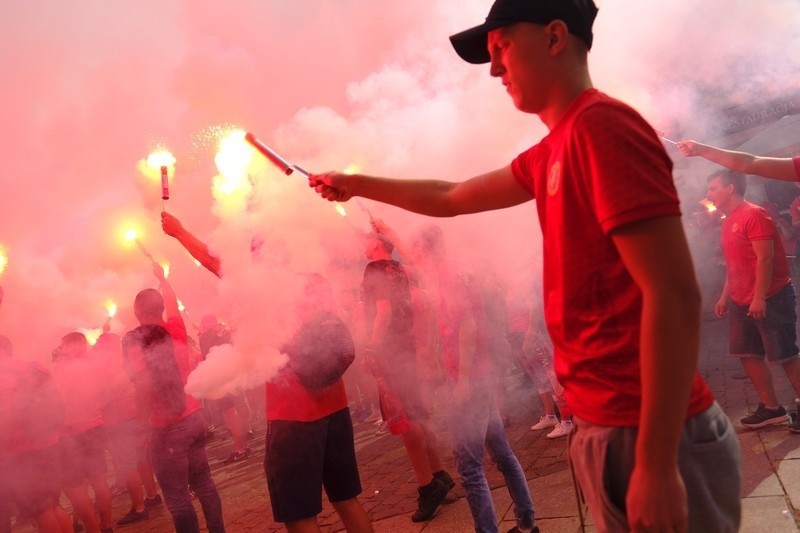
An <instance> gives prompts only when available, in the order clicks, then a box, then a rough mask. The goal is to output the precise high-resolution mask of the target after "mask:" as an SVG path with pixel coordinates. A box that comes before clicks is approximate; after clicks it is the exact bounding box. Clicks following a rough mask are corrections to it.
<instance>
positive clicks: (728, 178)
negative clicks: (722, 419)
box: [708, 170, 800, 433]
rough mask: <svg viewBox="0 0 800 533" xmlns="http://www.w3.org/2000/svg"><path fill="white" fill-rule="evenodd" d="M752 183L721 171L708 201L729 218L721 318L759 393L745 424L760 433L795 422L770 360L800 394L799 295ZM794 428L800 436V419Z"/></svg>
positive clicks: (718, 311) (723, 235) (717, 308)
mask: <svg viewBox="0 0 800 533" xmlns="http://www.w3.org/2000/svg"><path fill="white" fill-rule="evenodd" d="M746 184H747V182H746V178H745V176H744V174H739V173H737V172H731V171H729V170H724V171H720V172H715V173H714V174H712V175H711V176H710V177H709V178H708V198H709V200H711V201H712V202H714V205H715V206H716V207H717V209H719V210H720V211H722V212H723V213H725V214H726V217H725V220H724V221H723V223H722V233H721V235H720V242H721V244H722V253H723V255H724V256H725V264H726V266H727V276H726V278H725V286H724V287H723V289H722V295H721V296H720V298H719V301H718V302H717V304H716V306H715V311H716V314H717V316H719V317H723V316H727V315H730V353H731V355H733V356H734V357H739V358H741V360H742V366H743V367H744V370H745V372H746V373H747V376H748V377H749V378H750V381H752V382H753V386H755V388H756V392H757V393H758V399H759V404H758V408H757V409H756V411H755V413H752V414H750V415H748V416H746V417H744V418H742V420H741V422H742V425H743V426H746V427H749V428H752V429H757V428H761V427H764V426H768V425H770V424H785V423H786V422H787V420H788V419H789V418H788V416H787V414H786V409H784V407H783V406H782V405H780V404H779V403H778V399H777V396H776V395H775V388H774V387H773V384H772V373H771V372H770V370H769V367H768V366H767V362H766V361H769V362H770V363H771V364H779V365H781V367H782V368H783V370H784V371H785V372H786V375H787V377H788V378H789V381H790V382H791V384H792V387H793V388H794V391H795V394H796V395H797V396H800V358H798V349H797V344H796V341H797V334H796V332H795V326H796V323H797V315H796V312H795V292H794V286H793V285H792V279H791V277H790V274H789V263H788V261H787V260H786V253H785V252H784V250H783V243H782V242H781V239H780V237H779V236H778V232H777V229H776V227H775V223H774V222H773V221H772V219H771V218H770V216H769V215H768V214H767V212H766V210H765V209H764V208H763V207H760V206H757V205H754V204H751V203H750V202H747V201H745V199H744V193H745V190H746ZM765 359H766V360H765ZM789 429H790V431H792V432H794V433H800V421H798V420H795V421H794V422H793V423H792V424H791V425H790V426H789Z"/></svg>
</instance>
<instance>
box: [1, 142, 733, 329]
mask: <svg viewBox="0 0 800 533" xmlns="http://www.w3.org/2000/svg"><path fill="white" fill-rule="evenodd" d="M208 131H209V132H211V136H212V137H214V138H215V140H216V141H217V152H216V155H215V156H214V163H215V165H216V168H217V171H218V174H217V175H216V176H214V178H213V179H212V187H211V189H212V194H213V196H214V198H215V200H216V201H217V202H219V203H221V204H223V205H225V204H227V205H228V206H231V208H235V206H236V205H242V203H243V202H246V201H247V198H248V196H249V195H250V194H251V192H252V187H253V183H252V181H251V178H250V176H251V174H252V172H253V170H254V168H253V163H254V156H255V154H256V150H255V149H254V147H253V145H252V144H251V143H249V142H248V141H247V140H246V136H250V137H252V135H250V134H247V132H245V131H244V130H241V129H238V128H235V127H232V126H220V127H213V128H209V129H208ZM659 136H660V137H661V138H662V139H664V140H665V141H667V142H671V143H675V141H672V140H671V139H667V138H666V137H664V136H663V132H659ZM257 142H259V141H257ZM262 146H263V145H262ZM278 157H280V156H278ZM176 163H177V159H176V158H175V156H174V155H173V154H172V153H171V152H170V151H169V150H168V149H166V148H165V147H163V146H158V147H156V148H155V149H154V150H153V151H152V152H150V153H149V154H148V155H147V157H145V158H144V159H142V160H140V161H139V162H138V164H137V167H138V170H139V172H140V173H141V174H142V175H143V176H144V177H145V178H146V179H147V180H148V181H151V182H152V183H154V184H156V183H157V184H158V185H159V189H160V192H161V207H162V210H163V209H164V208H165V204H164V202H165V201H166V200H168V199H169V197H170V193H169V186H170V182H171V181H172V180H173V179H174V176H175V166H176ZM295 168H297V169H299V167H295ZM358 170H359V169H358V168H357V167H356V166H355V165H353V164H351V165H349V166H348V167H347V168H346V169H345V170H344V172H345V173H346V174H355V173H357V172H358ZM301 174H303V175H305V172H304V171H301ZM699 203H700V204H701V205H702V207H703V208H704V210H705V211H706V212H707V213H708V214H715V212H716V211H717V208H716V206H714V204H713V203H712V202H711V201H710V200H708V199H703V200H700V202H699ZM334 209H335V210H336V212H337V213H338V214H339V215H340V216H342V217H346V216H347V211H346V210H345V208H344V206H342V205H341V204H340V203H339V202H334ZM370 218H372V216H371V214H370ZM122 238H123V241H124V242H125V243H126V244H129V245H130V244H136V246H137V247H138V248H139V250H140V251H141V252H142V254H143V255H144V256H145V257H146V258H147V259H148V260H149V261H151V262H152V263H153V264H158V265H160V266H161V268H162V269H163V271H164V277H168V276H169V270H170V266H169V263H168V262H166V261H161V262H157V261H156V260H155V259H154V258H153V256H152V254H151V253H150V252H149V251H148V250H147V248H146V247H145V246H144V244H143V243H142V241H141V240H140V231H139V229H138V226H137V225H136V224H128V225H127V226H126V227H125V228H124V230H123V232H122ZM192 261H193V262H194V264H195V265H196V266H198V267H199V266H201V265H200V262H199V261H197V260H196V259H194V258H192ZM7 266H8V251H7V249H6V248H5V247H4V246H2V245H1V244H0V275H2V274H3V272H4V271H5V270H6V268H7ZM104 306H105V310H106V325H109V324H110V322H111V320H112V319H113V318H114V316H115V315H116V314H117V304H116V303H115V302H114V300H112V299H108V300H106V302H105V304H104ZM178 307H179V309H180V311H181V312H184V313H186V308H185V306H184V305H183V303H182V302H181V301H180V300H178ZM79 331H81V332H82V333H83V334H84V335H86V338H87V340H88V341H89V342H90V343H91V344H95V343H96V342H97V339H98V338H99V336H100V335H101V334H102V332H103V329H102V328H81V329H79Z"/></svg>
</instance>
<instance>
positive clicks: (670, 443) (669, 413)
mask: <svg viewBox="0 0 800 533" xmlns="http://www.w3.org/2000/svg"><path fill="white" fill-rule="evenodd" d="M611 237H612V239H613V241H614V244H615V246H616V248H617V250H618V252H619V254H620V257H621V258H622V261H623V263H624V264H625V266H626V268H627V269H628V272H629V273H630V275H631V277H632V278H633V280H634V282H635V283H636V284H637V285H638V286H639V288H640V290H641V292H642V318H641V320H642V322H641V338H640V366H641V369H640V371H641V386H642V399H641V414H640V418H639V432H638V437H637V440H636V449H635V454H636V460H635V463H634V469H633V472H632V474H631V478H630V483H629V488H628V494H627V497H626V508H627V513H628V520H629V522H630V525H631V528H632V530H633V531H644V530H647V531H673V530H674V531H686V529H687V521H688V518H687V517H688V502H687V496H686V488H685V486H684V484H683V479H682V478H681V475H680V471H679V470H678V445H679V443H680V437H681V433H682V431H683V427H684V422H685V419H686V412H687V407H688V404H689V395H690V390H691V384H692V380H693V379H694V375H695V371H696V366H697V358H698V351H699V344H700V290H699V288H698V285H697V280H696V279H695V274H694V268H693V265H692V258H691V255H690V252H689V247H688V244H687V242H686V237H685V235H684V232H683V227H682V225H681V221H680V217H677V216H674V217H660V218H655V219H649V220H644V221H640V222H634V223H631V224H626V225H624V226H622V227H620V228H617V229H615V230H614V231H613V232H612V234H611ZM650 527H652V529H647V528H650ZM672 528H675V529H672Z"/></svg>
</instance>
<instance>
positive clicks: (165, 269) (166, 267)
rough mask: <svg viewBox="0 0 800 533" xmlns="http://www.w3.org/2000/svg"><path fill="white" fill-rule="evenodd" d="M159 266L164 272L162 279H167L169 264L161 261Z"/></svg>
mask: <svg viewBox="0 0 800 533" xmlns="http://www.w3.org/2000/svg"><path fill="white" fill-rule="evenodd" d="M159 265H160V266H161V270H163V271H164V277H165V278H168V277H169V263H168V262H167V261H162V262H160V263H159Z"/></svg>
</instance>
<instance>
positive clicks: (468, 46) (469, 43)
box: [450, 22, 503, 65]
mask: <svg viewBox="0 0 800 533" xmlns="http://www.w3.org/2000/svg"><path fill="white" fill-rule="evenodd" d="M501 26H503V24H502V23H500V22H494V23H489V22H484V23H483V24H481V25H480V26H475V27H474V28H470V29H468V30H464V31H462V32H461V33H456V34H455V35H451V36H450V42H451V43H452V45H453V48H455V50H456V53H457V54H458V55H459V57H461V59H463V60H464V61H466V62H467V63H473V64H475V65H480V64H482V63H488V62H489V61H491V57H489V49H488V47H487V42H488V38H489V37H488V36H489V32H490V31H492V30H494V29H497V28H499V27H501Z"/></svg>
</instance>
